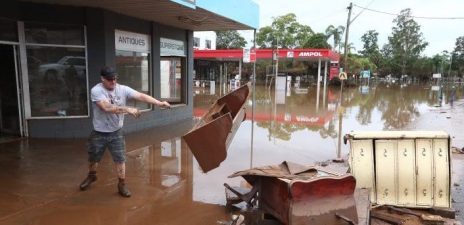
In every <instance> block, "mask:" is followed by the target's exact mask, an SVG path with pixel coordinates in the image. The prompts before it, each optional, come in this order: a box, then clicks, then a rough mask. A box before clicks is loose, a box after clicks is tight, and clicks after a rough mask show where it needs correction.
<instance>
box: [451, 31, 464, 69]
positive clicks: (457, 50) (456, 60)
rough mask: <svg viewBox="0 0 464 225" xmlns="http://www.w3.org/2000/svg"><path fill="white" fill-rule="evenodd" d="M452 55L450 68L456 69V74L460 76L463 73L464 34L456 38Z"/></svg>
mask: <svg viewBox="0 0 464 225" xmlns="http://www.w3.org/2000/svg"><path fill="white" fill-rule="evenodd" d="M452 56H453V59H452V69H454V70H456V71H457V74H458V75H459V76H460V77H462V75H463V74H464V36H461V37H458V38H457V39H456V46H455V47H454V51H453V52H452Z"/></svg>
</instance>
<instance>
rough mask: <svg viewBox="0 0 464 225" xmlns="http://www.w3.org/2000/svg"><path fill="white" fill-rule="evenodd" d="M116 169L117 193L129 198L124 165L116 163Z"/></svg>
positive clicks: (129, 193)
mask: <svg viewBox="0 0 464 225" xmlns="http://www.w3.org/2000/svg"><path fill="white" fill-rule="evenodd" d="M116 169H117V170H118V180H119V182H118V192H119V194H120V195H121V196H123V197H130V196H131V192H130V191H129V189H127V186H126V163H124V162H123V163H116Z"/></svg>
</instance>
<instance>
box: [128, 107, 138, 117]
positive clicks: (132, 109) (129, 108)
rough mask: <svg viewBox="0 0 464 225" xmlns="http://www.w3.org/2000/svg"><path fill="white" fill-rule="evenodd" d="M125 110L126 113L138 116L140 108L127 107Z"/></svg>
mask: <svg viewBox="0 0 464 225" xmlns="http://www.w3.org/2000/svg"><path fill="white" fill-rule="evenodd" d="M126 110H127V113H129V114H131V115H132V116H133V117H135V118H138V117H139V116H140V110H139V109H137V108H131V107H127V108H126Z"/></svg>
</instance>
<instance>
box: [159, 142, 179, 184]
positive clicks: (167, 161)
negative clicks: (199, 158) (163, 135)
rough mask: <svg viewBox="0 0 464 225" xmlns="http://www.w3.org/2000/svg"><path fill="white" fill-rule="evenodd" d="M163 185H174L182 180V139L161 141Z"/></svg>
mask: <svg viewBox="0 0 464 225" xmlns="http://www.w3.org/2000/svg"><path fill="white" fill-rule="evenodd" d="M161 158H162V164H161V185H162V186H164V187H172V186H174V185H176V184H177V183H179V181H180V180H181V176H180V174H181V168H182V165H181V162H182V161H181V139H180V138H174V139H170V140H166V141H163V142H161Z"/></svg>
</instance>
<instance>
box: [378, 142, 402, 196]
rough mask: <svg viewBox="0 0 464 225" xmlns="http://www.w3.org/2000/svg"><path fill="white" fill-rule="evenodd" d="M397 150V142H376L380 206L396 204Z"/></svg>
mask: <svg viewBox="0 0 464 225" xmlns="http://www.w3.org/2000/svg"><path fill="white" fill-rule="evenodd" d="M396 148H397V141H395V140H376V141H375V162H376V167H377V168H378V169H376V170H375V176H376V187H377V188H376V189H377V191H376V197H377V203H379V204H396V193H397V190H396V189H397V188H396V171H397V169H396V165H397V164H396Z"/></svg>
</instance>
